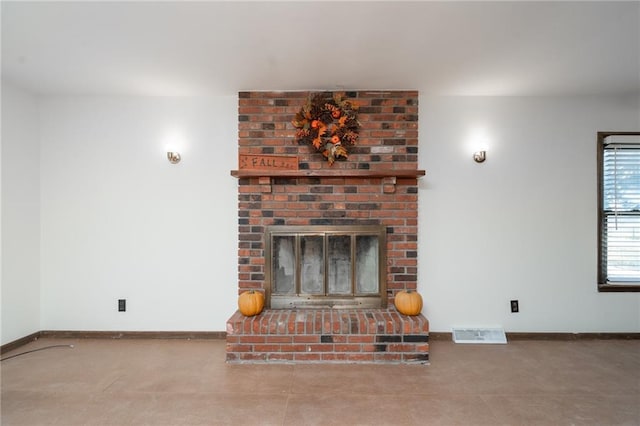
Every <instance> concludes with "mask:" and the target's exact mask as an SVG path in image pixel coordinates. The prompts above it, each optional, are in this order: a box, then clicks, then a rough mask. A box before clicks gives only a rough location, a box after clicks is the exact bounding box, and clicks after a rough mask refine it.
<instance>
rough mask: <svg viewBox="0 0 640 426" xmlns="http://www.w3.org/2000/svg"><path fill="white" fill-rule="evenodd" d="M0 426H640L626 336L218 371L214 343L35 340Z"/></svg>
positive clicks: (7, 389) (637, 372)
mask: <svg viewBox="0 0 640 426" xmlns="http://www.w3.org/2000/svg"><path fill="white" fill-rule="evenodd" d="M67 343H69V344H73V345H75V347H74V348H73V349H72V348H68V347H67V348H52V349H47V350H43V351H38V352H34V353H31V354H27V355H23V356H20V357H16V358H13V359H9V360H6V361H3V362H2V364H1V366H0V368H1V373H2V382H1V386H2V401H1V402H2V405H1V410H2V417H1V422H2V425H3V426H8V425H49V424H55V425H68V426H72V425H118V426H119V425H142V424H147V425H219V424H233V425H235V424H252V425H432V424H433V425H640V340H633V341H623V340H590V341H563V342H558V341H513V342H510V343H509V344H507V345H455V344H453V343H451V342H448V341H435V342H432V345H431V365H429V366H423V365H344V364H343V365H319V364H315V365H227V364H225V362H224V359H225V342H224V341H223V340H106V339H105V340H89V339H86V340H85V339H40V340H38V341H36V342H32V343H30V344H29V345H26V346H23V347H21V348H19V349H17V350H16V351H13V352H9V353H6V354H4V355H3V357H7V356H10V355H12V354H14V353H17V352H24V351H26V350H31V349H34V348H40V347H44V346H48V345H57V344H67Z"/></svg>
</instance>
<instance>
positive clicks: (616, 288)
mask: <svg viewBox="0 0 640 426" xmlns="http://www.w3.org/2000/svg"><path fill="white" fill-rule="evenodd" d="M598 292H600V293H637V292H640V283H637V284H619V283H611V284H598Z"/></svg>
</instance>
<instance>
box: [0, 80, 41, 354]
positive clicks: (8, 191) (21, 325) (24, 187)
mask: <svg viewBox="0 0 640 426" xmlns="http://www.w3.org/2000/svg"><path fill="white" fill-rule="evenodd" d="M39 150H40V147H39V144H38V108H37V101H36V99H35V98H34V97H33V96H31V95H30V94H29V93H27V92H24V91H22V90H20V89H18V88H16V87H14V86H12V85H11V84H9V83H7V82H5V81H3V82H2V336H1V341H2V344H5V343H8V342H11V341H13V340H16V339H19V338H21V337H24V336H27V335H29V334H31V333H34V332H36V331H39V330H40V171H39V167H40V162H39Z"/></svg>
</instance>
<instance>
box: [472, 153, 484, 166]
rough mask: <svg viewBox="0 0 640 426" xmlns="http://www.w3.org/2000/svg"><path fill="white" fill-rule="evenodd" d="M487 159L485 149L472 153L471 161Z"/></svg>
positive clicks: (478, 161) (477, 161)
mask: <svg viewBox="0 0 640 426" xmlns="http://www.w3.org/2000/svg"><path fill="white" fill-rule="evenodd" d="M486 159H487V151H476V152H474V153H473V161H475V162H476V163H484V160H486Z"/></svg>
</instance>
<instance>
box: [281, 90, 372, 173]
mask: <svg viewBox="0 0 640 426" xmlns="http://www.w3.org/2000/svg"><path fill="white" fill-rule="evenodd" d="M357 110H358V105H357V104H356V103H354V102H352V101H350V100H348V99H344V98H343V97H342V96H341V95H333V96H331V95H330V94H322V93H320V94H315V95H311V96H309V99H308V100H307V102H306V104H305V105H304V106H303V107H302V109H300V111H299V112H298V113H297V114H296V117H295V119H294V120H293V121H292V122H291V124H293V126H294V127H295V128H297V129H298V130H297V131H296V141H297V142H298V143H299V144H303V143H307V144H311V145H313V147H314V148H315V149H316V150H317V151H318V152H321V153H322V155H324V157H325V158H326V159H327V161H328V162H329V165H332V164H333V163H334V162H335V161H336V159H338V158H340V157H342V158H347V157H348V156H349V152H348V151H347V147H348V146H350V145H354V144H355V143H356V140H357V139H358V130H359V128H360V123H358V119H357Z"/></svg>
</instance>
